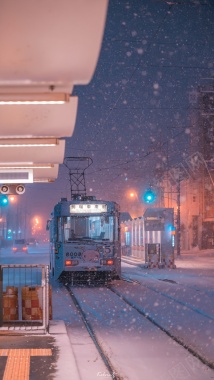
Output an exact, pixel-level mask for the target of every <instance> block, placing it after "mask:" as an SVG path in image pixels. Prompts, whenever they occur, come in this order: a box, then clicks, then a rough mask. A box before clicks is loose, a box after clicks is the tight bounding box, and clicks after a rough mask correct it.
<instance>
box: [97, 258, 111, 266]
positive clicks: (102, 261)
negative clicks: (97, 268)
mask: <svg viewBox="0 0 214 380" xmlns="http://www.w3.org/2000/svg"><path fill="white" fill-rule="evenodd" d="M100 264H101V265H114V260H113V259H107V260H100Z"/></svg>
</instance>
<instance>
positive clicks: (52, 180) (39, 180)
mask: <svg viewBox="0 0 214 380" xmlns="http://www.w3.org/2000/svg"><path fill="white" fill-rule="evenodd" d="M33 182H37V183H49V182H54V179H51V178H34V180H33Z"/></svg>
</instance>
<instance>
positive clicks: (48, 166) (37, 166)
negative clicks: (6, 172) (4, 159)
mask: <svg viewBox="0 0 214 380" xmlns="http://www.w3.org/2000/svg"><path fill="white" fill-rule="evenodd" d="M53 167H54V164H35V165H34V164H25V163H22V164H17V163H16V164H13V163H10V162H8V163H6V164H5V163H4V166H3V165H1V164H0V169H51V168H53Z"/></svg>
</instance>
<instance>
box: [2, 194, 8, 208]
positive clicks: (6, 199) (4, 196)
mask: <svg viewBox="0 0 214 380" xmlns="http://www.w3.org/2000/svg"><path fill="white" fill-rule="evenodd" d="M8 203H9V201H8V197H7V195H2V196H1V198H0V204H1V206H7V205H8Z"/></svg>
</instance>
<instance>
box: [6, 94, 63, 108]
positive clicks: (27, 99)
mask: <svg viewBox="0 0 214 380" xmlns="http://www.w3.org/2000/svg"><path fill="white" fill-rule="evenodd" d="M69 99H70V95H69V94H64V93H57V92H55V93H54V92H53V93H52V92H50V93H49V92H47V93H46V92H44V93H37V92H35V93H24V92H23V93H13V94H7V93H5V94H2V93H0V105H11V104H18V105H19V104H64V103H66V102H69Z"/></svg>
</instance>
